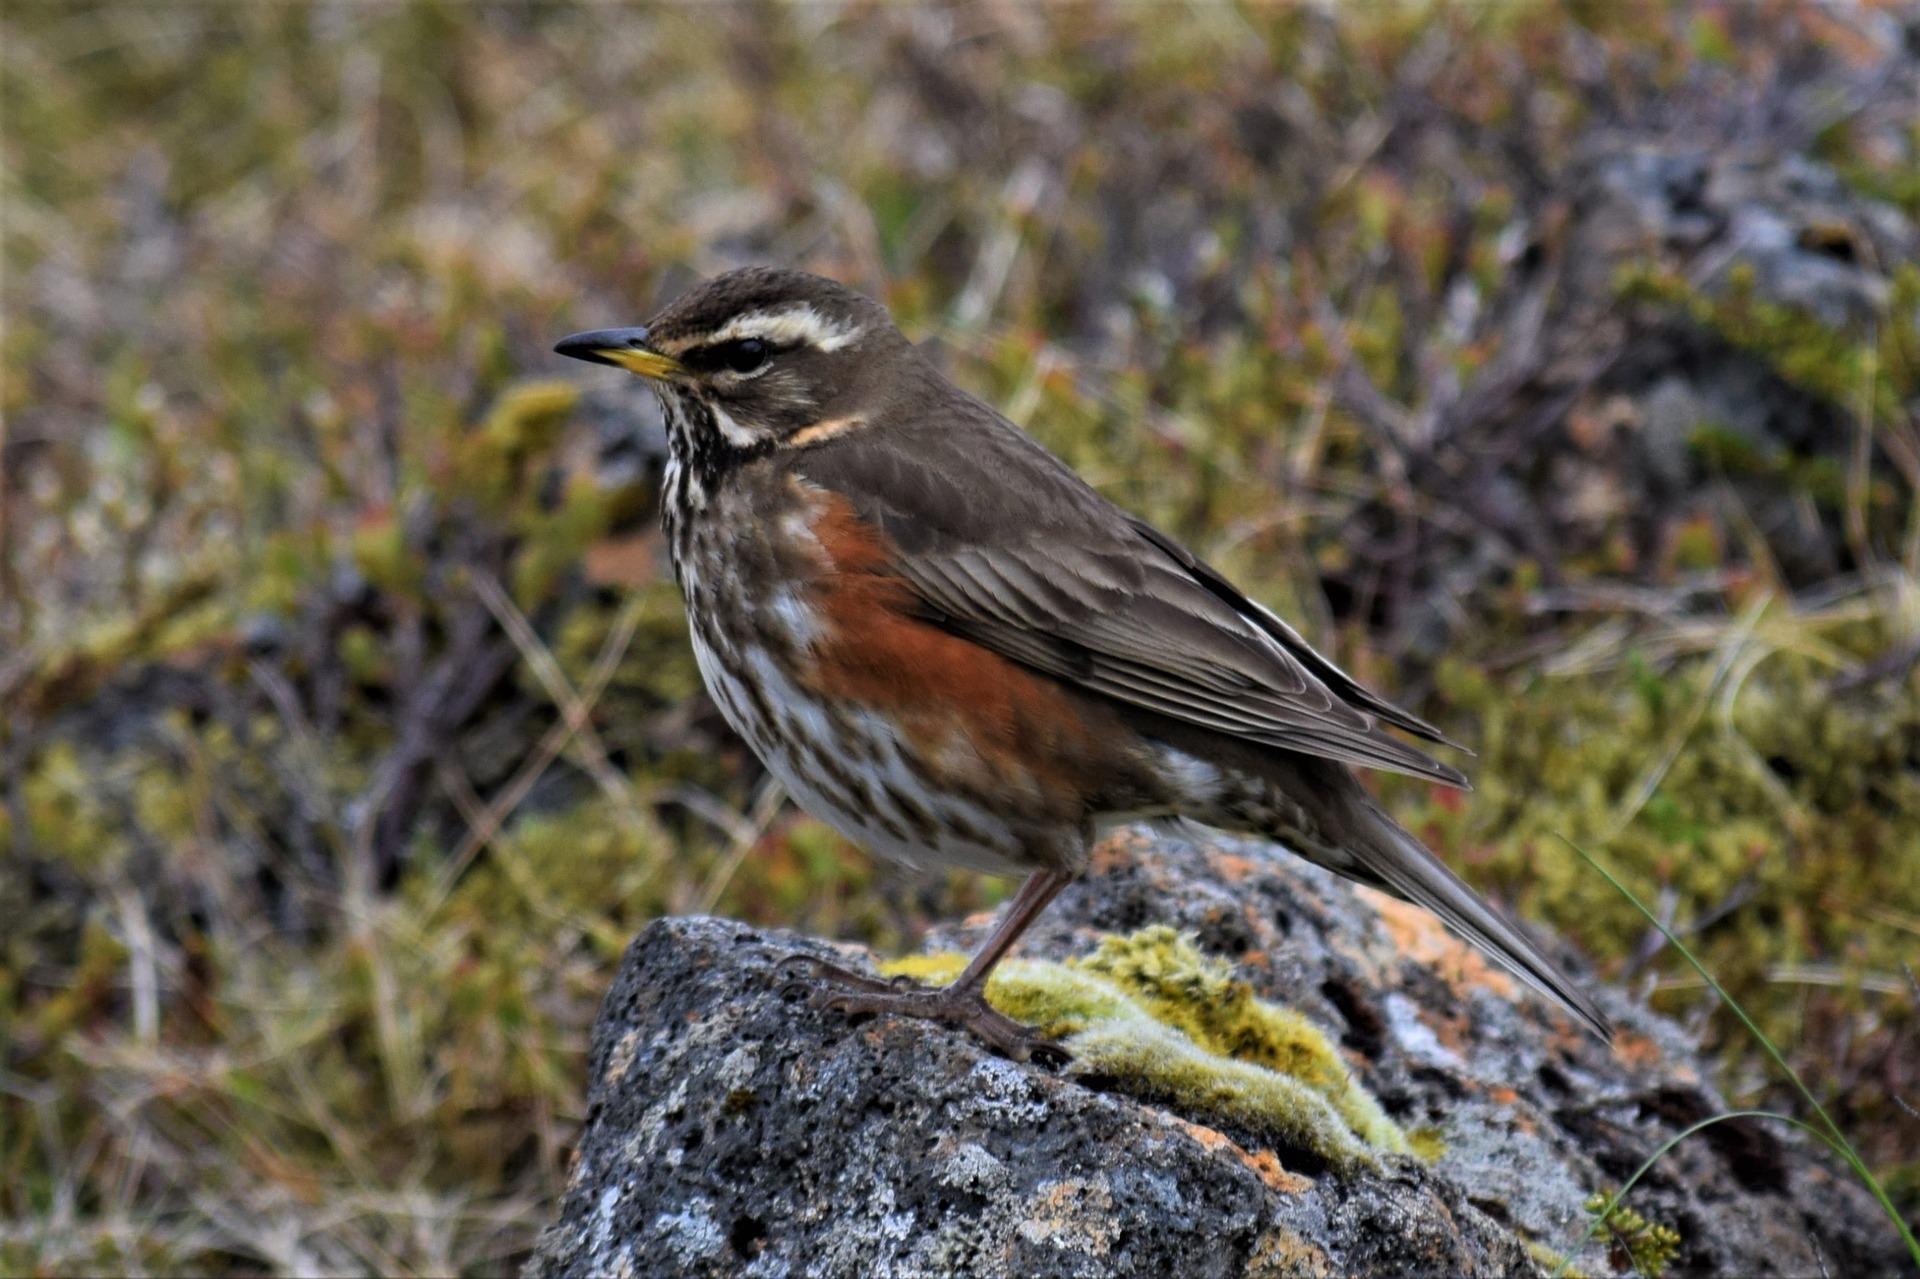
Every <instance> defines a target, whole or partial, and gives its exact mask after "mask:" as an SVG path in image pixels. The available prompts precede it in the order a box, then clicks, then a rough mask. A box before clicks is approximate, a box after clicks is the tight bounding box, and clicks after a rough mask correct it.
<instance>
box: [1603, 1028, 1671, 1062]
mask: <svg viewBox="0 0 1920 1279" xmlns="http://www.w3.org/2000/svg"><path fill="white" fill-rule="evenodd" d="M1613 1057H1614V1060H1615V1061H1618V1062H1621V1063H1623V1064H1625V1065H1628V1066H1632V1067H1634V1068H1636V1069H1638V1070H1648V1069H1651V1068H1652V1067H1654V1066H1658V1065H1659V1064H1660V1062H1661V1060H1662V1057H1661V1052H1660V1045H1659V1044H1656V1043H1655V1042H1654V1041H1653V1040H1652V1038H1650V1037H1649V1036H1646V1035H1642V1034H1640V1033H1639V1032H1637V1031H1632V1030H1621V1031H1619V1032H1617V1033H1616V1034H1615V1035H1614V1037H1613Z"/></svg>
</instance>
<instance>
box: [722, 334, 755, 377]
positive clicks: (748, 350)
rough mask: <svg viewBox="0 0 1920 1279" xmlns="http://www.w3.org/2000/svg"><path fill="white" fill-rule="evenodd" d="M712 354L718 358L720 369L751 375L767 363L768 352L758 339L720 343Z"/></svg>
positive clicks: (742, 339)
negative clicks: (718, 347)
mask: <svg viewBox="0 0 1920 1279" xmlns="http://www.w3.org/2000/svg"><path fill="white" fill-rule="evenodd" d="M714 354H715V355H716V356H718V357H719V363H720V365H721V367H723V368H728V369H732V370H733V371H734V372H735V373H751V372H753V371H754V370H755V369H757V368H759V367H760V366H761V365H762V364H765V363H766V362H767V355H768V351H767V344H766V343H765V342H763V341H761V340H760V339H759V338H741V339H739V340H738V341H735V342H724V343H722V344H721V346H720V349H719V350H717V351H715V352H714Z"/></svg>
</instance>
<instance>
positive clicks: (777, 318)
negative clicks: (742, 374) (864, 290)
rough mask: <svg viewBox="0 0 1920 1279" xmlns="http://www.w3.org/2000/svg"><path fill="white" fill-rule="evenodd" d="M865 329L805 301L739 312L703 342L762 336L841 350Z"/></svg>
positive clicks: (778, 343)
mask: <svg viewBox="0 0 1920 1279" xmlns="http://www.w3.org/2000/svg"><path fill="white" fill-rule="evenodd" d="M863 331H864V330H862V329H861V328H860V327H859V326H858V325H847V324H842V323H840V322H839V321H838V320H832V319H829V318H827V317H826V316H824V315H822V314H820V312H818V311H816V310H814V309H813V307H811V306H809V305H808V304H807V303H804V302H802V303H800V304H799V305H797V306H788V307H782V308H780V309H779V310H777V311H749V312H747V313H746V314H745V315H736V316H734V317H733V318H732V319H731V320H728V321H727V322H726V323H725V324H724V325H722V326H721V327H720V328H719V329H718V330H717V331H715V332H714V333H712V334H710V335H709V336H707V337H706V338H705V339H703V345H704V344H706V343H713V342H737V341H739V340H740V339H742V338H759V339H760V340H761V341H763V342H771V343H772V344H774V345H775V346H811V347H815V348H818V349H819V350H822V351H838V350H839V349H840V348H841V347H843V346H847V345H849V344H851V343H852V342H854V341H856V340H858V339H859V337H860V334H861V333H862V332H863Z"/></svg>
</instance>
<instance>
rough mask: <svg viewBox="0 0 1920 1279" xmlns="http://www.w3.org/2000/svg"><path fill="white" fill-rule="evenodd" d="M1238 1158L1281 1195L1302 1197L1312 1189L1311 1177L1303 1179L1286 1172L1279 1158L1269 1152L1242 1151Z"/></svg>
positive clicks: (1295, 1174)
mask: <svg viewBox="0 0 1920 1279" xmlns="http://www.w3.org/2000/svg"><path fill="white" fill-rule="evenodd" d="M1240 1158H1241V1161H1242V1162H1243V1163H1245V1164H1246V1165H1247V1166H1248V1167H1249V1168H1251V1169H1253V1170H1254V1171H1255V1172H1256V1173H1258V1174H1259V1175H1260V1180H1262V1181H1264V1182H1266V1183H1267V1185H1268V1186H1269V1187H1270V1188H1272V1189H1274V1190H1277V1191H1279V1192H1280V1193H1281V1194H1283V1195H1304V1194H1306V1193H1307V1191H1309V1190H1312V1189H1313V1179H1312V1178H1311V1177H1303V1176H1301V1175H1300V1174H1299V1173H1297V1172H1288V1171H1287V1170H1286V1168H1285V1167H1284V1166H1283V1165H1282V1164H1281V1163H1280V1156H1278V1155H1276V1154H1274V1153H1273V1152H1272V1151H1271V1150H1256V1151H1252V1152H1251V1153H1249V1152H1248V1151H1245V1150H1242V1151H1241V1152H1240Z"/></svg>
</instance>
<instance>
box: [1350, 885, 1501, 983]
mask: <svg viewBox="0 0 1920 1279" xmlns="http://www.w3.org/2000/svg"><path fill="white" fill-rule="evenodd" d="M1360 894H1361V895H1362V896H1363V897H1365V898H1366V899H1367V900H1368V901H1369V902H1370V903H1371V904H1372V905H1373V908H1374V909H1375V910H1376V911H1378V912H1379V915H1380V922H1381V924H1382V925H1384V926H1385V927H1386V930H1387V933H1388V934H1389V935H1390V936H1391V937H1392V938H1393V943H1394V945H1395V946H1396V947H1398V948H1399V950H1400V951H1401V952H1402V953H1403V954H1405V955H1408V956H1410V957H1412V958H1413V959H1415V960H1417V961H1419V962H1420V963H1423V964H1425V965H1426V966H1427V967H1429V968H1431V969H1433V970H1434V971H1435V972H1436V973H1438V974H1440V977H1441V979H1442V980H1444V981H1445V982H1446V983H1447V984H1448V985H1449V986H1452V987H1453V988H1454V989H1456V990H1458V989H1460V988H1461V987H1463V986H1478V987H1482V988H1484V989H1487V990H1491V991H1493V992H1494V993H1495V994H1497V995H1500V996H1502V997H1504V998H1507V999H1511V998H1513V997H1514V996H1515V995H1516V994H1517V993H1518V989H1517V987H1516V986H1515V985H1514V981H1513V978H1511V977H1509V976H1508V975H1507V974H1506V973H1503V972H1501V971H1500V970H1499V969H1497V968H1495V967H1493V966H1492V965H1491V964H1489V963H1488V962H1487V961H1486V960H1485V959H1483V958H1482V957H1481V955H1480V952H1478V951H1476V950H1475V949H1473V947H1471V946H1469V945H1467V943H1466V942H1463V941H1461V940H1460V939H1459V938H1458V937H1455V936H1454V935H1453V934H1452V933H1450V932H1448V931H1447V929H1446V926H1445V925H1444V924H1442V923H1441V922H1440V920H1439V918H1438V917H1437V916H1435V915H1433V914H1432V913H1430V912H1428V911H1424V910H1422V909H1420V908H1419V907H1418V906H1415V905H1413V904H1411V903H1410V902H1403V901H1400V900H1399V899H1397V898H1394V897H1389V896H1387V895H1386V894H1385V893H1382V892H1378V891H1376V890H1374V889H1371V888H1366V887H1362V888H1361V889H1360Z"/></svg>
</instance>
